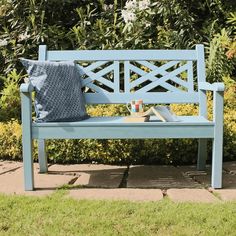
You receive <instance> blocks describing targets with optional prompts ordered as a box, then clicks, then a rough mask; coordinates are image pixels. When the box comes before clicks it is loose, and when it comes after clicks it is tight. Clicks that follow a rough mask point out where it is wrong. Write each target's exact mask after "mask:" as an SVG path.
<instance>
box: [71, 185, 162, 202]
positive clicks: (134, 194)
mask: <svg viewBox="0 0 236 236" xmlns="http://www.w3.org/2000/svg"><path fill="white" fill-rule="evenodd" d="M69 196H71V197H73V198H74V199H79V200H80V199H93V200H107V199H109V200H129V201H159V200H161V199H162V198H163V195H162V191H161V190H160V189H128V188H118V189H73V190H70V192H69Z"/></svg>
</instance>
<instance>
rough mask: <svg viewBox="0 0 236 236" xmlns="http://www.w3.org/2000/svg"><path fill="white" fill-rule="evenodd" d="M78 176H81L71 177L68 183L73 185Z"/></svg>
mask: <svg viewBox="0 0 236 236" xmlns="http://www.w3.org/2000/svg"><path fill="white" fill-rule="evenodd" d="M78 178H79V177H75V178H73V179H71V180H70V181H69V182H68V184H69V185H73V184H74V183H75V182H76V180H77V179H78Z"/></svg>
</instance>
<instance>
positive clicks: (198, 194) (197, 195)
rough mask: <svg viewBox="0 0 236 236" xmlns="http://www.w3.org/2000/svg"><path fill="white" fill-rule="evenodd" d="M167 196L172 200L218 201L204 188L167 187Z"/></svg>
mask: <svg viewBox="0 0 236 236" xmlns="http://www.w3.org/2000/svg"><path fill="white" fill-rule="evenodd" d="M167 196H168V197H169V198H170V199H171V200H172V201H174V202H206V203H210V202H219V199H218V198H216V197H215V196H214V195H213V194H211V193H210V192H208V191H207V190H206V189H168V190H167Z"/></svg>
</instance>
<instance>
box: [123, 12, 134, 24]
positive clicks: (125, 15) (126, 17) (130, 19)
mask: <svg viewBox="0 0 236 236" xmlns="http://www.w3.org/2000/svg"><path fill="white" fill-rule="evenodd" d="M121 14H122V17H123V19H124V21H125V23H128V22H133V21H135V19H136V15H135V14H134V12H132V11H128V10H122V11H121Z"/></svg>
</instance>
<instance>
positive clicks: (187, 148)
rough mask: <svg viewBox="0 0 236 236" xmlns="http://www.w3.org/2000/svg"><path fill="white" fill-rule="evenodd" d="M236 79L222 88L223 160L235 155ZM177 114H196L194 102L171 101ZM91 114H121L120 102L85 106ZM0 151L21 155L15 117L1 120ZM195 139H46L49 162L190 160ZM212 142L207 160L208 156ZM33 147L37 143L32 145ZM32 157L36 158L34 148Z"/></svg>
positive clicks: (7, 155)
mask: <svg viewBox="0 0 236 236" xmlns="http://www.w3.org/2000/svg"><path fill="white" fill-rule="evenodd" d="M235 106H236V83H235V82H232V84H231V85H230V87H229V88H227V90H226V92H225V119H224V120H225V121H224V122H225V126H224V160H235V156H236V149H235V148H234V147H235V146H236V110H235V109H232V108H235ZM208 108H209V113H210V116H209V118H212V96H211V95H209V103H208ZM172 109H173V110H174V111H175V112H176V113H177V114H178V115H193V114H197V112H198V109H197V107H196V106H194V105H190V104H187V105H186V104H184V105H173V106H172ZM88 112H89V113H90V114H91V115H92V116H110V115H111V116H112V115H124V114H125V112H127V109H126V108H125V106H123V105H109V106H108V105H97V106H96V107H92V106H90V107H88ZM0 133H1V135H0V153H1V157H2V158H7V159H8V158H13V159H19V158H21V148H22V147H21V126H20V124H19V122H18V121H17V120H11V121H9V122H7V123H0ZM197 142H198V141H197V139H159V140H157V139H145V140H143V139H140V140H92V139H85V140H49V141H48V143H47V146H48V156H49V161H50V162H57V163H81V162H98V163H110V164H111V163H113V164H114V163H119V164H134V163H136V164H137V163H148V164H150V163H152V164H153V163H161V164H187V163H188V164H189V163H195V162H196V158H197ZM211 144H212V143H211V142H209V148H208V151H209V152H208V154H209V155H208V160H210V159H211ZM34 146H35V147H36V143H35V145H34ZM34 158H35V160H36V159H37V151H36V148H35V152H34Z"/></svg>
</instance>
